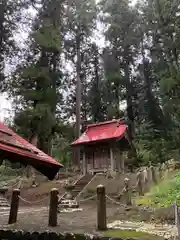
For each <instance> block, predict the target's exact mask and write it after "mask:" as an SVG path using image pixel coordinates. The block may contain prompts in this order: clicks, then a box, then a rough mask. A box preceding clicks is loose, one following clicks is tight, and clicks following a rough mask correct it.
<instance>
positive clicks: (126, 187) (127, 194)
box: [124, 178, 132, 205]
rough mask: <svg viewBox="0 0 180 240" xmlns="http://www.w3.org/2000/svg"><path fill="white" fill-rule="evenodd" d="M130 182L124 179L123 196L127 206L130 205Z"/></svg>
mask: <svg viewBox="0 0 180 240" xmlns="http://www.w3.org/2000/svg"><path fill="white" fill-rule="evenodd" d="M129 184H130V181H129V178H125V179H124V190H125V191H124V196H125V201H126V204H127V205H132V192H131V189H130V186H129Z"/></svg>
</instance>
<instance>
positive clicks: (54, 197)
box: [49, 188, 58, 227]
mask: <svg viewBox="0 0 180 240" xmlns="http://www.w3.org/2000/svg"><path fill="white" fill-rule="evenodd" d="M57 215H58V189H56V188H53V189H52V190H51V193H50V205H49V226H51V227H56V226H57Z"/></svg>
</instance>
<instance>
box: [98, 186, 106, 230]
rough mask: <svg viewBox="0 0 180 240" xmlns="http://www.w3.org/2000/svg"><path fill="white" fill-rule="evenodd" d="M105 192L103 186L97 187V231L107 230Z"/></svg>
mask: <svg viewBox="0 0 180 240" xmlns="http://www.w3.org/2000/svg"><path fill="white" fill-rule="evenodd" d="M106 220H107V219H106V191H105V187H104V186H103V185H99V186H97V229H98V230H100V231H103V230H106V229H107V222H106Z"/></svg>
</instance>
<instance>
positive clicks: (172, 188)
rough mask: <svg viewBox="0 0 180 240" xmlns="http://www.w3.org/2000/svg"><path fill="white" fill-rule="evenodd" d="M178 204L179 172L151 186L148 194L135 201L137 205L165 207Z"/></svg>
mask: <svg viewBox="0 0 180 240" xmlns="http://www.w3.org/2000/svg"><path fill="white" fill-rule="evenodd" d="M175 201H176V202H177V203H178V204H180V172H179V173H177V174H176V175H175V176H173V177H172V178H170V179H165V180H163V181H162V182H160V183H159V184H158V185H157V186H153V187H152V188H151V190H150V192H149V193H147V194H146V195H145V196H144V197H142V198H140V199H138V200H137V203H138V204H143V205H153V206H158V207H166V206H170V205H172V204H173V203H174V202H175Z"/></svg>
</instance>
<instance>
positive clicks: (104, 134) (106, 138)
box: [71, 119, 134, 174]
mask: <svg viewBox="0 0 180 240" xmlns="http://www.w3.org/2000/svg"><path fill="white" fill-rule="evenodd" d="M71 146H72V147H79V148H80V149H81V151H82V153H83V161H82V162H83V172H84V174H86V173H88V172H101V171H106V170H107V169H109V168H111V170H112V171H115V170H118V171H123V169H124V160H123V159H122V152H123V151H127V150H128V149H130V148H132V149H133V150H134V146H133V144H132V141H131V140H130V138H129V134H128V126H127V125H126V124H124V123H123V122H122V121H121V120H115V119H114V120H112V121H107V122H101V123H98V124H91V125H88V126H87V128H86V130H85V132H84V133H83V134H82V135H81V136H80V137H79V138H78V139H77V140H76V141H74V142H73V143H72V144H71Z"/></svg>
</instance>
